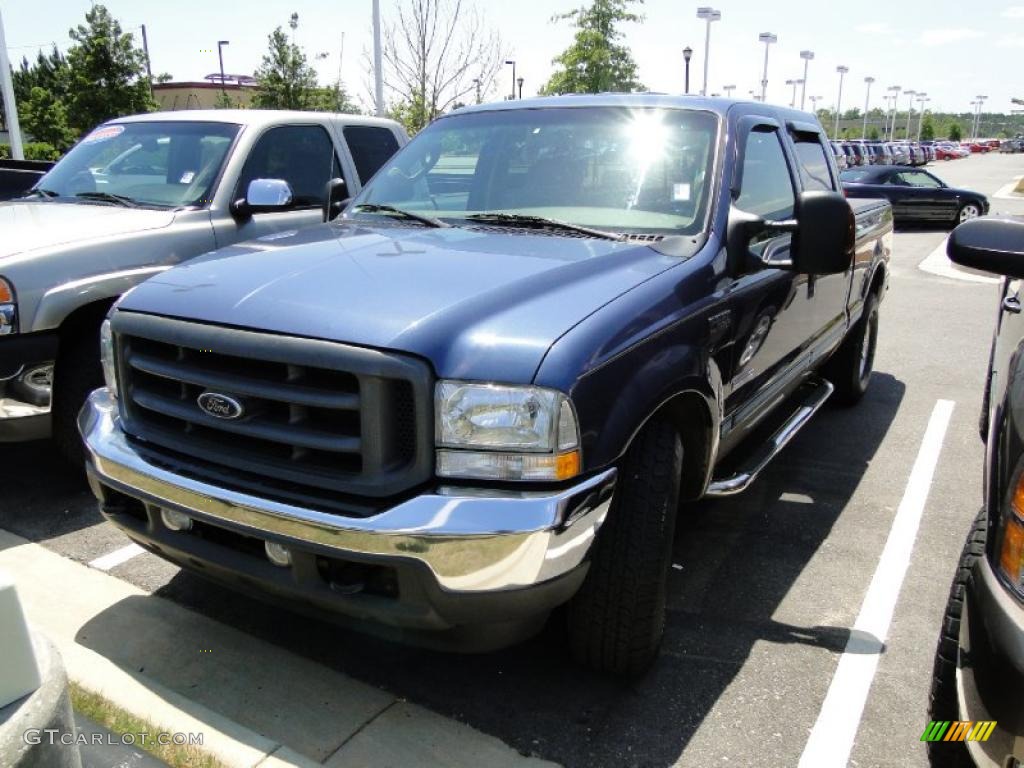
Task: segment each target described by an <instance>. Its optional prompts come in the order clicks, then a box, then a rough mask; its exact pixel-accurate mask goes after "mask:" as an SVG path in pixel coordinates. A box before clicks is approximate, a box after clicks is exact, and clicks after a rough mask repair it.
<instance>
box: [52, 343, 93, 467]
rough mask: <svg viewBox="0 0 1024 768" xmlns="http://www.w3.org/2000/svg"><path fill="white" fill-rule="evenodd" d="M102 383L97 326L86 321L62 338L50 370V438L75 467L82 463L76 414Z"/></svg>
mask: <svg viewBox="0 0 1024 768" xmlns="http://www.w3.org/2000/svg"><path fill="white" fill-rule="evenodd" d="M102 386H103V369H102V367H101V366H100V331H99V327H98V326H95V327H94V326H93V325H92V324H91V323H86V324H85V327H84V328H83V329H82V330H80V331H78V332H76V333H74V334H69V335H67V336H64V337H62V338H61V342H60V352H59V353H58V355H57V363H56V366H55V367H54V370H53V409H52V411H53V439H54V441H55V442H56V443H57V448H58V449H59V450H60V452H61V453H62V454H63V455H64V458H66V459H67V460H68V461H69V462H70V463H71V464H73V465H74V466H76V467H81V466H82V465H83V464H84V463H85V447H84V446H83V445H82V436H81V435H80V434H79V433H78V413H79V411H81V410H82V406H83V405H85V401H86V398H88V397H89V393H90V392H92V391H93V390H94V389H97V388H98V387H102Z"/></svg>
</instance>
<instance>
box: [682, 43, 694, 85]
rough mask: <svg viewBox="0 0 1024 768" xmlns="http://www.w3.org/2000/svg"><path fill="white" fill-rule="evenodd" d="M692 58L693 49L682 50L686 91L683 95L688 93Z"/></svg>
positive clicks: (687, 47)
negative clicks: (684, 63)
mask: <svg viewBox="0 0 1024 768" xmlns="http://www.w3.org/2000/svg"><path fill="white" fill-rule="evenodd" d="M691 56H693V48H691V47H690V46H686V47H685V48H683V61H685V62H686V83H685V85H686V89H685V90H684V93H689V92H690V57H691Z"/></svg>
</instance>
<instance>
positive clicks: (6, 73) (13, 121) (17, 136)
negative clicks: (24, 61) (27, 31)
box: [0, 16, 25, 160]
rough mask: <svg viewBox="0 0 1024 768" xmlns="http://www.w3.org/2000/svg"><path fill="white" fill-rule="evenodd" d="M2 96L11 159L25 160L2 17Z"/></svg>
mask: <svg viewBox="0 0 1024 768" xmlns="http://www.w3.org/2000/svg"><path fill="white" fill-rule="evenodd" d="M0 96H3V99H4V120H5V122H6V123H7V132H8V133H9V134H10V137H11V159H12V160H24V159H25V152H24V150H23V148H22V145H21V126H20V125H19V123H18V105H17V103H16V102H15V101H14V83H13V82H12V80H11V64H10V61H8V59H7V42H6V40H5V38H4V20H3V16H0Z"/></svg>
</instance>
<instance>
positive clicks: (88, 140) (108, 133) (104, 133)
mask: <svg viewBox="0 0 1024 768" xmlns="http://www.w3.org/2000/svg"><path fill="white" fill-rule="evenodd" d="M122 133H124V126H123V125H105V126H103V127H102V128H97V129H96V130H95V131H93V132H92V133H90V134H89V135H88V136H86V137H85V138H84V139H82V143H83V144H95V143H96V142H98V141H109V140H110V139H112V138H114V137H115V136H120V135H121V134H122Z"/></svg>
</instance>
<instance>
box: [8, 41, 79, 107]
mask: <svg viewBox="0 0 1024 768" xmlns="http://www.w3.org/2000/svg"><path fill="white" fill-rule="evenodd" d="M13 79H14V98H15V101H17V102H18V103H19V104H20V103H22V102H27V101H28V99H29V96H31V94H32V89H33V88H35V87H39V88H45V89H46V90H48V91H50V93H52V94H53V95H54V97H55V98H58V99H62V100H63V99H66V98H67V94H68V80H69V73H68V61H67V59H66V58H65V57H64V54H62V53H61V52H60V51H59V50H58V49H57V46H56V45H55V46H53V50H52V51H51V52H50V55H49V56H47V55H46V54H44V53H43V52H42V51H39V53H38V54H37V55H36V60H35V63H34V64H30V63H29V60H28V58H27V57H23V58H22V60H21V66H20V67H19V68H18V70H17V71H16V72H14V78H13Z"/></svg>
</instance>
